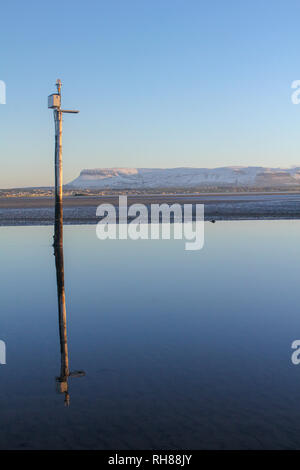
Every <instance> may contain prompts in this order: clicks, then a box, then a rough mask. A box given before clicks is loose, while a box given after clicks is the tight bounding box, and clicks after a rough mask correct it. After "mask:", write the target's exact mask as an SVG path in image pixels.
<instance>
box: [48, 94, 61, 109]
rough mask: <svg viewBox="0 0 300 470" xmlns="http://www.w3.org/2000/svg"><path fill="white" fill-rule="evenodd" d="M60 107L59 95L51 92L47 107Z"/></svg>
mask: <svg viewBox="0 0 300 470" xmlns="http://www.w3.org/2000/svg"><path fill="white" fill-rule="evenodd" d="M59 107H60V95H59V94H58V93H53V94H52V95H49V96H48V108H51V109H54V108H59Z"/></svg>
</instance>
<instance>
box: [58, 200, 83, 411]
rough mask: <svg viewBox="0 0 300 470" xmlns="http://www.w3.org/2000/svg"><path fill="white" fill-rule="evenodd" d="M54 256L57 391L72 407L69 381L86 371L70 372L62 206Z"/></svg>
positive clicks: (59, 213) (59, 207)
mask: <svg viewBox="0 0 300 470" xmlns="http://www.w3.org/2000/svg"><path fill="white" fill-rule="evenodd" d="M53 247H54V256H55V266H56V282H57V299H58V325H59V340H60V357H61V366H60V376H59V377H56V384H57V391H58V392H59V393H63V394H64V396H65V400H64V402H65V406H69V405H70V393H69V384H68V379H69V378H70V377H82V376H84V375H85V372H84V371H74V372H70V370H69V354H68V338H67V312H66V298H65V276H64V252H63V214H62V205H61V204H59V205H56V207H55V231H54V243H53Z"/></svg>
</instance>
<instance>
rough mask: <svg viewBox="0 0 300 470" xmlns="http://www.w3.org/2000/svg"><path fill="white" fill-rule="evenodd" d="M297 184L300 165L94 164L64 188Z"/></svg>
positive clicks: (299, 179) (299, 182) (276, 185)
mask: <svg viewBox="0 0 300 470" xmlns="http://www.w3.org/2000/svg"><path fill="white" fill-rule="evenodd" d="M298 185H300V167H296V168H264V167H242V166H230V167H222V168H166V169H164V168H96V169H91V170H82V171H81V173H80V175H79V176H78V178H76V179H75V180H74V181H72V182H71V183H69V184H67V185H66V188H70V189H71V188H78V189H108V188H112V189H135V188H137V189H138V188H140V189H148V188H149V189H151V188H193V187H199V186H246V187H248V186H249V187H279V186H280V187H281V186H298Z"/></svg>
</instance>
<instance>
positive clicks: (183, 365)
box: [0, 221, 300, 449]
mask: <svg viewBox="0 0 300 470" xmlns="http://www.w3.org/2000/svg"><path fill="white" fill-rule="evenodd" d="M299 231H300V222H298V221H251V222H250V221H247V222H246V221H245V222H217V223H216V224H214V225H213V224H210V223H206V224H205V246H204V248H203V250H201V251H199V252H188V251H185V250H184V240H178V241H172V240H171V241H157V240H154V241H147V240H144V241H130V240H128V241H115V240H112V241H104V242H103V241H99V240H98V239H97V238H96V235H95V227H94V226H79V227H69V226H67V227H65V241H64V245H65V250H64V255H65V284H66V301H67V319H68V340H69V355H70V368H71V370H72V369H84V370H85V371H86V373H87V375H86V377H83V378H74V379H70V395H71V406H70V408H69V409H65V408H64V406H63V398H62V396H61V395H57V394H56V393H55V377H56V376H57V375H59V370H60V357H59V339H58V324H57V321H58V314H57V299H56V280H55V262H54V256H53V249H52V247H51V243H52V228H51V227H18V228H16V227H13V228H1V229H0V239H1V242H2V253H1V267H0V281H1V321H0V339H3V340H5V341H6V343H7V365H6V366H0V376H1V388H0V403H1V407H0V420H1V423H2V426H1V429H0V445H1V447H2V448H5V447H18V448H72V447H74V448H123V449H124V448H136V447H139V448H213V447H215V448H270V447H274V448H299V447H300V402H299V391H300V366H298V367H297V366H293V365H292V364H291V361H290V356H291V353H292V350H291V349H290V346H291V343H292V341H293V340H294V339H300V302H299V300H300V293H299V284H300V264H299V254H300V247H299Z"/></svg>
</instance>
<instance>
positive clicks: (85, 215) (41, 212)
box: [0, 192, 300, 226]
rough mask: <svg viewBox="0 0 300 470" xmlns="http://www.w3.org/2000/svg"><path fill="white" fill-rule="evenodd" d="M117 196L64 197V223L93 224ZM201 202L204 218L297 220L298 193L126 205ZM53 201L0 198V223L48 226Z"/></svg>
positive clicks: (145, 198) (131, 199) (135, 199)
mask: <svg viewBox="0 0 300 470" xmlns="http://www.w3.org/2000/svg"><path fill="white" fill-rule="evenodd" d="M118 201H119V199H118V196H77V197H76V196H67V197H64V223H65V224H74V225H76V224H95V223H97V222H98V221H99V217H96V208H97V206H98V205H99V204H103V203H110V204H113V205H115V206H118ZM135 203H142V204H145V205H147V206H149V205H150V204H162V203H167V204H174V203H179V204H204V205H205V219H206V220H212V219H214V220H241V219H300V193H275V192H274V193H242V194H240V193H239V194H236V193H235V194H229V193H226V194H202V195H198V194H197V195H153V196H152V195H140V196H139V195H134V196H128V205H131V204H135ZM53 220H54V200H53V198H51V197H8V198H5V197H2V198H0V226H10V225H51V224H53Z"/></svg>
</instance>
